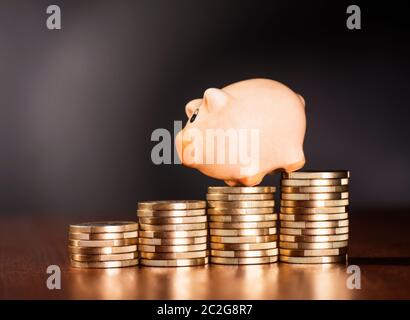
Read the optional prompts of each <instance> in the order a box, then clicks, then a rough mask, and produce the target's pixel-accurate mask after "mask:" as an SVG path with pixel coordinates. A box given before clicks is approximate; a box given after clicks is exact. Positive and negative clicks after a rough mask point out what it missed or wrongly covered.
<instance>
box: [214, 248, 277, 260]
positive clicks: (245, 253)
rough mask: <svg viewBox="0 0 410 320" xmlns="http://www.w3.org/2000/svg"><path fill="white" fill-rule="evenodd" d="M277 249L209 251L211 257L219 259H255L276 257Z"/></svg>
mask: <svg viewBox="0 0 410 320" xmlns="http://www.w3.org/2000/svg"><path fill="white" fill-rule="evenodd" d="M277 255H278V249H277V248H276V249H268V250H241V251H236V250H230V251H224V250H211V256H214V257H221V258H256V257H271V256H277Z"/></svg>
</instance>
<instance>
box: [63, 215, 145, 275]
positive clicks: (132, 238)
mask: <svg viewBox="0 0 410 320" xmlns="http://www.w3.org/2000/svg"><path fill="white" fill-rule="evenodd" d="M137 241H138V223H137V222H134V221H105V222H86V223H80V224H72V225H70V228H69V245H68V251H69V254H70V260H71V265H72V266H73V267H76V268H120V267H130V266H135V265H137V264H138V251H137Z"/></svg>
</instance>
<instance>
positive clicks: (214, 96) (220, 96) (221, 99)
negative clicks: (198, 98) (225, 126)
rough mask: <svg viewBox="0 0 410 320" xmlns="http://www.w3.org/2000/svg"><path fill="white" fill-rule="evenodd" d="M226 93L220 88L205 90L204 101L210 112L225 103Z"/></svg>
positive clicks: (226, 100) (219, 108)
mask: <svg viewBox="0 0 410 320" xmlns="http://www.w3.org/2000/svg"><path fill="white" fill-rule="evenodd" d="M228 100H229V97H228V95H227V94H226V93H225V92H224V91H222V90H221V89H216V88H210V89H207V90H205V93H204V101H205V105H206V107H207V108H208V110H209V111H210V112H217V111H219V110H221V109H222V108H223V107H224V106H226V105H227V103H228Z"/></svg>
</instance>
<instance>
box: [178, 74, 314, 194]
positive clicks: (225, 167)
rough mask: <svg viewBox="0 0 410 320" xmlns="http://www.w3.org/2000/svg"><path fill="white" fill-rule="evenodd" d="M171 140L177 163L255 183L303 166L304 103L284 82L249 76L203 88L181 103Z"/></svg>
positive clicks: (238, 182) (227, 178) (232, 181)
mask: <svg viewBox="0 0 410 320" xmlns="http://www.w3.org/2000/svg"><path fill="white" fill-rule="evenodd" d="M185 112H186V115H187V117H188V122H187V124H186V126H185V127H184V128H183V129H182V130H181V131H180V132H179V133H178V134H177V136H176V139H175V143H176V149H177V152H178V156H179V158H180V160H181V163H182V164H183V165H185V166H187V167H191V168H196V169H198V170H199V171H200V172H202V173H203V174H205V175H207V176H210V177H213V178H216V179H221V180H224V181H225V183H226V184H228V185H230V186H236V185H244V186H254V185H257V184H259V183H260V182H261V181H262V179H263V177H264V176H265V175H266V174H268V173H272V172H275V171H286V172H291V171H295V170H298V169H300V168H301V167H303V165H304V164H305V157H304V153H303V140H304V136H305V130H306V116H305V101H304V99H303V98H302V96H300V95H299V94H297V93H295V92H294V91H292V90H291V89H290V88H288V87H287V86H285V85H284V84H282V83H280V82H277V81H274V80H270V79H250V80H244V81H239V82H236V83H233V84H230V85H228V86H226V87H224V88H222V89H217V88H210V89H207V90H205V92H204V95H203V97H202V98H199V99H194V100H192V101H190V102H188V104H187V105H186V107H185Z"/></svg>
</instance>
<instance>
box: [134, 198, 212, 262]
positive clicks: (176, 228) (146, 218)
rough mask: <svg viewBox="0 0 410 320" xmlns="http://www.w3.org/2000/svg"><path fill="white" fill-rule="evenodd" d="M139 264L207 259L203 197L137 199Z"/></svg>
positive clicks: (205, 218) (204, 203)
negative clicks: (171, 199)
mask: <svg viewBox="0 0 410 320" xmlns="http://www.w3.org/2000/svg"><path fill="white" fill-rule="evenodd" d="M137 216H138V221H139V225H140V229H141V231H140V234H139V235H140V238H139V242H138V243H139V245H138V250H139V252H140V258H141V259H140V264H141V265H144V266H153V267H184V266H198V265H204V264H207V263H208V245H207V240H208V239H207V235H208V228H207V217H206V201H199V200H198V201H197V200H181V201H148V202H139V203H138V207H137Z"/></svg>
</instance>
